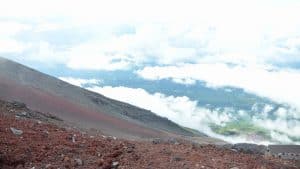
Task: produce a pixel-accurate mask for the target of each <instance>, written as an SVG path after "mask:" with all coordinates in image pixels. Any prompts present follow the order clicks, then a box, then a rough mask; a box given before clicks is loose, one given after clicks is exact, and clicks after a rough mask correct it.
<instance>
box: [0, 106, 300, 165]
mask: <svg viewBox="0 0 300 169" xmlns="http://www.w3.org/2000/svg"><path fill="white" fill-rule="evenodd" d="M297 165H298V166H297ZM297 167H299V162H297V161H293V160H283V159H279V158H274V157H265V156H263V155H261V154H255V153H252V154H247V153H243V152H238V151H234V150H231V149H226V148H220V147H216V146H214V145H196V144H192V143H188V142H184V141H178V140H174V139H170V140H165V141H163V140H160V139H154V140H151V141H148V142H147V141H143V142H142V141H129V140H122V139H118V138H115V137H111V136H103V135H101V133H99V132H97V131H83V130H79V129H75V128H73V127H70V126H68V125H66V124H65V123H64V122H63V121H61V120H60V119H58V118H56V117H54V116H51V115H49V114H43V113H40V112H35V111H31V110H29V109H28V108H26V106H25V105H24V104H21V103H16V102H15V103H8V102H3V101H0V168H3V169H10V168H29V169H39V168H49V169H51V168H61V169H63V168H99V169H111V168H119V169H122V168H126V169H127V168H128V169H135V168H136V169H141V168H147V169H159V168H162V169H168V168H172V169H176V168H178V169H188V168H189V169H192V168H222V169H224V168H225V169H226V168H229V169H230V168H231V169H242V168H249V169H250V168H251V169H252V168H261V169H263V168H270V169H274V168H297Z"/></svg>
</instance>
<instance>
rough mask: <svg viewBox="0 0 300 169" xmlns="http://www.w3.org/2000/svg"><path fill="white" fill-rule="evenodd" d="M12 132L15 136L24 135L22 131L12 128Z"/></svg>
mask: <svg viewBox="0 0 300 169" xmlns="http://www.w3.org/2000/svg"><path fill="white" fill-rule="evenodd" d="M10 130H11V132H13V133H14V134H15V135H18V136H20V135H22V134H23V131H22V130H18V129H16V128H13V127H11V128H10Z"/></svg>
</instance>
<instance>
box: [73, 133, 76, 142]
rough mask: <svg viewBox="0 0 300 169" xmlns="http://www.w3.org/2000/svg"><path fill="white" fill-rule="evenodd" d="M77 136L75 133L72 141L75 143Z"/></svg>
mask: <svg viewBox="0 0 300 169" xmlns="http://www.w3.org/2000/svg"><path fill="white" fill-rule="evenodd" d="M75 137H76V134H74V135H73V136H72V142H73V143H75Z"/></svg>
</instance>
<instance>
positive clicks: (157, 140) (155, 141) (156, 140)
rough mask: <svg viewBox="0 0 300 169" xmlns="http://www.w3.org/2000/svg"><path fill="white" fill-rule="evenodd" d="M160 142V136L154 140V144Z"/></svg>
mask: <svg viewBox="0 0 300 169" xmlns="http://www.w3.org/2000/svg"><path fill="white" fill-rule="evenodd" d="M159 143H161V140H160V139H159V138H157V139H153V140H152V144H159Z"/></svg>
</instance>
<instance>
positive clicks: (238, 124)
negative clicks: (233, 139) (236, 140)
mask: <svg viewBox="0 0 300 169" xmlns="http://www.w3.org/2000/svg"><path fill="white" fill-rule="evenodd" d="M210 127H211V129H212V130H213V131H214V132H216V133H217V134H221V135H225V136H232V135H241V134H255V135H259V136H263V137H265V138H270V134H269V132H268V130H266V129H264V128H262V127H259V126H255V125H254V124H252V123H251V122H247V121H245V120H244V121H233V122H228V123H226V124H225V125H224V126H220V125H216V124H211V125H210Z"/></svg>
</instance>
